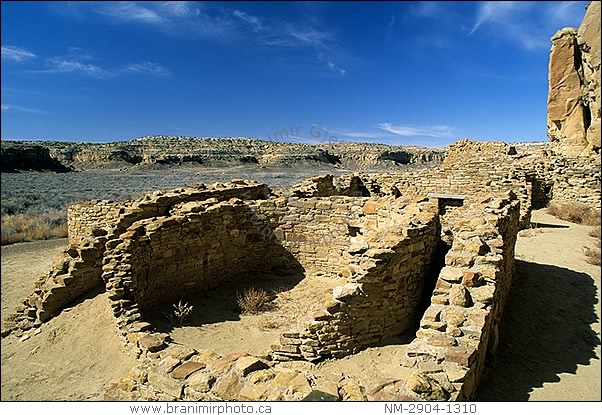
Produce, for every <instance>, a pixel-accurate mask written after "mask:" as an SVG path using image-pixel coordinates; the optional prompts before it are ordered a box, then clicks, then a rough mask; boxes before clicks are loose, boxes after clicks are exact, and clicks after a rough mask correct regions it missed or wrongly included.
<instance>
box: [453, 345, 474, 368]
mask: <svg viewBox="0 0 602 415" xmlns="http://www.w3.org/2000/svg"><path fill="white" fill-rule="evenodd" d="M475 354H476V350H475V348H474V347H460V346H459V347H451V348H449V349H447V351H446V352H445V360H446V361H449V362H453V363H458V364H460V365H462V366H466V367H469V366H470V364H471V363H472V359H473V358H474V357H475Z"/></svg>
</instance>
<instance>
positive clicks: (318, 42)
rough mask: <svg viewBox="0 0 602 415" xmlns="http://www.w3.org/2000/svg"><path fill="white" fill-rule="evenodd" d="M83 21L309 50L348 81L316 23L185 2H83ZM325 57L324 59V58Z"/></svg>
mask: <svg viewBox="0 0 602 415" xmlns="http://www.w3.org/2000/svg"><path fill="white" fill-rule="evenodd" d="M72 8H78V9H79V10H78V13H77V15H78V16H80V17H81V16H82V15H87V16H89V17H92V16H94V15H96V16H99V15H100V16H103V17H104V18H105V19H106V20H107V21H109V22H112V23H115V24H137V25H144V26H147V27H148V28H152V29H153V30H157V31H159V32H160V33H164V34H166V35H170V36H178V37H193V38H198V39H203V40H207V41H213V42H219V43H224V44H230V45H240V43H241V42H252V43H255V44H256V45H259V46H263V47H271V48H289V49H292V48H296V49H308V50H309V51H312V52H313V53H317V54H320V53H322V56H324V57H323V58H320V59H319V62H320V63H321V64H322V65H323V66H324V67H325V68H326V69H328V70H329V71H332V72H334V73H337V74H338V75H340V76H343V75H344V74H345V73H346V70H345V69H343V68H341V67H340V65H339V64H338V63H337V59H336V56H337V51H338V48H336V47H335V46H336V45H335V37H334V35H333V34H332V33H331V32H330V31H328V30H324V29H322V28H320V25H319V24H318V23H317V20H316V19H310V18H307V19H305V20H304V21H302V22H299V21H296V22H291V21H286V20H281V19H280V20H278V21H276V20H274V19H269V18H267V17H262V16H257V15H254V14H252V13H249V12H247V11H245V10H241V9H240V8H228V7H227V3H226V5H222V4H219V5H217V6H214V5H213V4H211V2H209V3H198V2H186V1H176V2H172V1H164V2H152V1H140V2H138V1H136V2H134V1H119V2H81V3H78V4H76V5H74V6H72ZM324 54H325V55H324Z"/></svg>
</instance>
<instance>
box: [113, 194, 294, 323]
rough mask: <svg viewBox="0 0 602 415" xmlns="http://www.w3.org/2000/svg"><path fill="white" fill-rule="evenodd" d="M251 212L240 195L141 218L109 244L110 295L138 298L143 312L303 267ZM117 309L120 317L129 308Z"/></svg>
mask: <svg viewBox="0 0 602 415" xmlns="http://www.w3.org/2000/svg"><path fill="white" fill-rule="evenodd" d="M251 215H252V212H251V211H250V209H249V207H248V206H247V205H246V204H245V203H244V202H243V201H242V200H240V199H231V200H230V201H227V202H218V201H217V199H208V200H205V201H201V202H187V203H185V204H183V205H180V206H176V207H175V208H174V209H173V210H172V211H171V215H170V216H162V217H158V218H150V219H144V220H141V221H138V222H136V223H135V224H134V225H132V226H131V227H130V228H128V230H127V232H125V233H123V234H121V236H120V237H119V239H115V240H113V241H111V242H110V243H109V244H108V245H107V246H108V249H107V252H106V253H105V259H104V266H103V271H104V272H103V275H102V277H103V279H104V280H105V282H106V283H107V289H108V290H109V291H110V299H111V300H113V301H122V300H127V301H132V302H135V303H136V304H137V308H138V309H140V311H144V310H145V309H150V308H152V307H153V306H155V305H157V304H160V303H165V302H171V301H174V300H176V301H177V300H180V299H182V298H183V297H184V296H187V295H191V294H194V293H197V292H200V291H204V290H207V289H211V288H215V287H216V286H218V285H219V284H221V283H223V282H225V281H227V280H230V279H235V278H244V277H245V276H249V275H253V273H254V272H277V271H278V270H287V271H290V270H292V269H297V270H299V269H300V266H299V265H298V263H297V262H296V261H295V259H294V258H293V257H292V256H291V255H290V254H289V253H288V252H286V251H285V250H284V249H283V248H282V247H280V246H277V247H272V246H271V245H273V244H274V242H273V241H272V240H271V239H270V238H269V235H268V236H267V237H266V235H265V234H264V233H263V229H264V228H265V226H266V225H265V224H263V223H260V222H258V221H251V220H250V218H251V217H252V216H251ZM277 251H278V252H277ZM114 311H115V314H116V316H117V317H118V320H119V319H120V318H121V317H123V315H124V313H125V311H124V310H123V309H122V308H118V307H115V308H114ZM122 311H123V312H122ZM128 317H129V316H128Z"/></svg>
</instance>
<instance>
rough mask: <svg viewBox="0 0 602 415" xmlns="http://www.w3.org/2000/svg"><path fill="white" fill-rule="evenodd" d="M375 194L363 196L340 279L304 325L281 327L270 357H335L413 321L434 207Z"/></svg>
mask: <svg viewBox="0 0 602 415" xmlns="http://www.w3.org/2000/svg"><path fill="white" fill-rule="evenodd" d="M380 202H381V204H380V205H379V204H378V203H376V202H374V201H371V202H368V203H366V204H364V207H363V209H362V211H363V213H364V216H363V217H362V218H360V220H358V222H357V225H358V229H359V232H358V235H357V236H356V237H354V238H353V242H352V244H351V245H350V246H349V247H348V248H347V250H346V251H345V252H343V255H342V256H341V257H339V258H337V259H339V262H338V264H339V272H338V275H339V276H341V277H344V278H345V279H344V280H343V281H342V284H340V285H337V286H336V287H335V288H334V289H333V291H332V293H331V294H329V295H327V296H326V299H325V303H324V309H323V310H322V312H319V313H318V314H317V315H315V316H314V318H313V319H312V320H310V321H308V322H307V324H306V325H305V327H304V328H303V329H302V330H300V331H298V332H287V333H283V334H282V336H281V338H280V341H279V342H278V343H277V344H274V345H273V346H272V350H273V353H272V358H273V359H275V360H309V361H315V360H319V359H322V358H327V357H335V358H336V357H341V356H345V355H348V354H352V353H356V352H358V351H360V350H362V349H364V348H366V347H368V346H371V345H376V344H379V343H381V342H382V341H385V340H387V339H388V338H391V337H394V336H398V335H400V334H402V333H404V332H407V331H408V330H409V329H411V328H412V326H413V324H414V323H415V313H416V308H417V305H418V303H419V302H420V300H421V296H422V289H423V286H424V281H425V280H426V279H427V278H428V272H429V270H430V269H429V266H430V264H431V262H432V256H433V254H434V252H435V248H436V246H437V242H438V240H439V233H440V229H439V221H438V215H437V207H436V205H435V204H433V203H429V202H426V201H423V202H422V203H419V204H406V203H402V202H401V201H399V200H394V199H393V198H391V199H389V200H387V201H380ZM379 222H380V225H379ZM341 258H342V259H343V261H341ZM342 262H345V263H342Z"/></svg>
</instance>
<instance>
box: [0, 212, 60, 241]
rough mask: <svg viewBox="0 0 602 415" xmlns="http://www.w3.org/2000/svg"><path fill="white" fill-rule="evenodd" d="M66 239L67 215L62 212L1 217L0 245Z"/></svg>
mask: <svg viewBox="0 0 602 415" xmlns="http://www.w3.org/2000/svg"><path fill="white" fill-rule="evenodd" d="M66 237H67V215H66V213H65V212H64V211H62V210H50V211H47V212H44V213H41V214H39V215H28V214H15V215H2V245H8V244H12V243H16V242H26V241H37V240H40V239H51V238H66Z"/></svg>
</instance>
